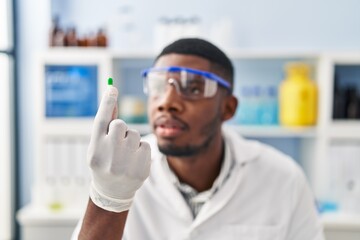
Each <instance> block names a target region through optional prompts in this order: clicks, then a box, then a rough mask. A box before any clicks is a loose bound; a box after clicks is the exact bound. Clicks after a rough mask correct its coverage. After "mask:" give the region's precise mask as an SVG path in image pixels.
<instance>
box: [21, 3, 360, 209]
mask: <svg viewBox="0 0 360 240" xmlns="http://www.w3.org/2000/svg"><path fill="white" fill-rule="evenodd" d="M52 2H53V8H52V11H53V12H55V13H56V12H57V11H59V12H61V14H62V15H63V21H64V22H63V23H64V24H66V25H68V24H76V26H77V27H78V28H79V29H80V31H83V32H86V31H88V30H91V29H96V28H97V27H99V26H103V25H104V24H105V23H106V22H107V21H108V18H109V16H111V15H112V14H114V13H115V11H117V9H118V8H119V7H120V6H121V5H122V4H124V2H125V0H123V1H118V0H101V1H100V0H72V1H71V0H63V1H62V0H52ZM126 2H128V3H131V6H132V7H133V11H134V19H135V24H136V26H137V28H138V30H139V32H140V33H141V35H142V45H143V46H148V47H150V46H152V29H153V26H154V24H155V23H156V21H157V20H158V19H159V18H160V17H161V16H167V17H173V16H184V17H189V16H194V15H196V16H199V17H200V18H201V19H202V22H203V24H204V26H205V28H206V29H208V28H209V27H210V26H211V25H212V24H214V23H216V22H217V21H218V20H219V19H221V18H222V17H229V18H230V19H231V20H232V21H233V22H234V25H235V31H234V36H235V40H236V41H235V42H236V46H237V47H238V48H245V49H249V48H252V49H284V48H285V49H305V50H334V49H335V50H343V49H347V50H359V49H360V14H359V9H360V1H358V0H343V1H338V0H302V1H291V0H272V1H269V0H251V1H250V0H249V1H246V0H211V1H208V0H195V1H194V0H183V1H169V0H152V1H146V0H143V1H140V0H132V1H130V0H126ZM18 7H19V14H18V17H19V26H20V33H19V53H20V56H19V71H20V74H19V88H20V89H19V93H20V94H19V96H18V97H19V103H20V144H21V145H20V174H21V179H20V180H21V181H20V185H21V205H24V204H25V203H27V202H29V201H30V189H31V186H32V183H33V179H34V176H33V164H34V149H33V148H34V145H33V144H34V141H33V140H34V136H35V135H36V132H34V129H33V126H34V116H33V107H34V98H35V97H36V96H35V95H34V89H33V83H34V82H35V81H38V79H34V77H33V76H34V69H35V65H34V64H35V56H36V54H37V53H39V52H42V51H45V50H46V49H47V43H48V39H47V37H48V30H49V25H50V9H51V7H50V0H32V1H27V0H19V1H18Z"/></svg>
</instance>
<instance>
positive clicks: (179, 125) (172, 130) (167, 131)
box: [154, 117, 187, 138]
mask: <svg viewBox="0 0 360 240" xmlns="http://www.w3.org/2000/svg"><path fill="white" fill-rule="evenodd" d="M186 129H187V124H186V123H184V122H183V121H181V120H180V119H177V118H174V117H170V118H169V117H159V118H157V119H156V120H155V124H154V130H155V133H156V135H157V136H159V137H163V138H174V137H177V136H179V135H181V134H182V133H183V132H184V131H185V130H186Z"/></svg>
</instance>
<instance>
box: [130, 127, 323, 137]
mask: <svg viewBox="0 0 360 240" xmlns="http://www.w3.org/2000/svg"><path fill="white" fill-rule="evenodd" d="M226 127H227V128H233V129H235V130H236V131H238V132H239V133H240V134H242V135H243V136H245V137H272V138H294V137H295V138H296V137H299V138H312V137H315V136H316V127H282V126H238V125H230V124H226ZM129 128H132V129H136V130H138V131H139V132H140V134H147V133H150V132H151V128H150V126H149V125H148V124H129Z"/></svg>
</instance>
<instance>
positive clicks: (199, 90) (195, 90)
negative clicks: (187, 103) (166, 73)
mask: <svg viewBox="0 0 360 240" xmlns="http://www.w3.org/2000/svg"><path fill="white" fill-rule="evenodd" d="M190 92H191V94H196V95H198V94H200V93H201V89H200V88H199V87H190Z"/></svg>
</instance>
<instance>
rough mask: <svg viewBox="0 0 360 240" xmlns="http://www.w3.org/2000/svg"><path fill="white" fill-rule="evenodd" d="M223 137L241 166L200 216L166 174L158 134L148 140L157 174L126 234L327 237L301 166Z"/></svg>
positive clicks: (134, 237) (288, 239) (131, 237)
mask: <svg viewBox="0 0 360 240" xmlns="http://www.w3.org/2000/svg"><path fill="white" fill-rule="evenodd" d="M223 135H224V138H225V142H226V144H229V146H230V151H231V155H232V157H233V158H234V159H235V161H236V164H235V166H234V168H233V169H232V172H231V175H230V176H229V178H228V179H227V181H226V182H225V183H224V185H223V186H222V187H221V188H220V189H219V190H218V192H217V193H216V194H215V195H214V196H213V197H212V198H211V199H210V200H209V201H207V202H206V203H205V204H204V206H203V207H202V209H201V210H200V212H199V214H198V215H197V217H196V218H195V219H193V217H192V214H191V211H190V209H189V207H188V205H187V204H186V202H185V201H184V199H183V197H182V195H181V193H180V192H179V191H178V190H177V188H176V187H175V186H174V185H173V184H172V183H171V182H170V180H169V179H168V175H166V174H165V171H164V169H163V166H162V165H161V162H160V160H161V154H160V152H159V151H158V148H157V145H156V139H155V137H154V136H152V135H151V136H149V137H146V138H145V140H147V141H149V143H150V144H151V146H152V158H153V162H152V169H151V174H150V177H149V178H148V179H147V180H146V181H145V183H144V185H143V186H142V187H141V188H140V189H139V190H138V192H137V193H136V196H135V199H134V202H133V205H132V207H131V209H130V211H129V215H128V219H127V223H126V227H125V233H124V238H125V239H126V240H146V239H151V240H152V239H154V240H162V239H164V240H165V239H166V240H168V239H171V240H175V239H176V240H180V239H197V240H202V239H204V240H205V239H206V240H212V239H216V240H219V239H226V240H231V239H241V240H242V239H244V240H323V239H324V237H323V229H322V225H321V223H320V220H319V217H318V216H317V213H316V210H315V203H314V199H313V196H312V193H311V191H310V190H309V187H308V184H307V182H306V179H305V177H304V174H303V172H302V170H301V169H300V167H299V166H298V165H297V164H296V163H295V162H294V161H293V160H292V159H290V158H289V157H288V156H286V155H284V154H282V153H280V152H279V151H277V150H275V149H274V148H272V147H270V146H266V145H264V144H261V143H259V142H256V141H249V140H245V139H243V138H241V137H240V136H239V135H238V134H237V133H235V132H234V131H231V130H229V129H226V128H224V129H223ZM77 228H78V229H77V230H76V231H75V234H74V236H77V232H78V230H79V225H78V227H77ZM74 239H75V238H74Z"/></svg>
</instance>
